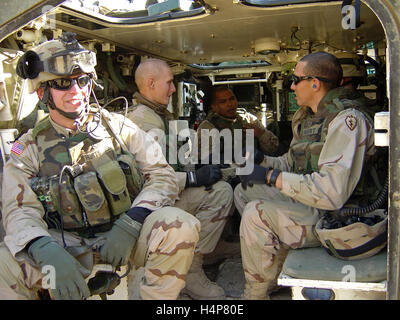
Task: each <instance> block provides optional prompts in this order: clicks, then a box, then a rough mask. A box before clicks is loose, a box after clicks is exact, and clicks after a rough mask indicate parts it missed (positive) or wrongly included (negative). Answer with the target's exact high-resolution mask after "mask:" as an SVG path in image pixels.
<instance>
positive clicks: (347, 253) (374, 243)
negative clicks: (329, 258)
mask: <svg viewBox="0 0 400 320" xmlns="http://www.w3.org/2000/svg"><path fill="white" fill-rule="evenodd" d="M385 242H387V225H386V228H385V231H384V232H382V233H381V234H380V235H378V236H377V237H375V238H373V239H371V240H370V241H368V242H366V243H364V244H362V245H361V246H358V247H356V248H353V249H345V250H344V249H335V248H334V247H333V245H332V243H331V242H330V241H329V240H325V243H326V245H327V246H328V248H329V249H328V253H330V254H332V255H334V256H335V257H337V258H348V257H354V256H358V255H360V254H363V253H365V252H367V251H369V250H371V249H373V248H376V247H379V246H380V245H382V244H384V243H385Z"/></svg>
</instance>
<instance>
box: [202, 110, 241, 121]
mask: <svg viewBox="0 0 400 320" xmlns="http://www.w3.org/2000/svg"><path fill="white" fill-rule="evenodd" d="M211 118H220V119H222V120H225V121H229V122H232V123H233V122H236V121H237V117H236V118H233V119H232V118H226V117H223V116H221V115H220V114H218V113H216V112H214V111H213V110H211V111H210V113H209V119H211Z"/></svg>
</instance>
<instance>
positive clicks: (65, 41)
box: [17, 32, 96, 93]
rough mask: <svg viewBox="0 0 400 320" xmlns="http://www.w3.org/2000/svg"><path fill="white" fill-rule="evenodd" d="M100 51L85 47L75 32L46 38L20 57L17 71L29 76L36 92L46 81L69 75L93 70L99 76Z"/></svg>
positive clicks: (92, 72)
mask: <svg viewBox="0 0 400 320" xmlns="http://www.w3.org/2000/svg"><path fill="white" fill-rule="evenodd" d="M95 66H96V54H95V53H94V52H92V51H89V50H87V49H85V48H84V47H83V46H82V45H81V44H79V43H78V41H77V40H76V39H75V34H74V33H72V32H64V33H63V34H62V36H61V38H59V39H57V40H50V41H46V42H44V43H42V44H40V45H39V46H37V47H36V48H34V49H32V50H29V51H27V52H25V54H24V55H23V56H22V57H21V58H20V59H19V61H18V65H17V74H18V75H19V76H20V77H22V78H24V79H28V90H29V92H30V93H33V92H35V91H36V90H37V89H38V88H39V87H40V85H41V84H42V83H45V82H46V81H49V80H54V79H58V78H63V77H65V76H68V75H73V74H79V73H90V74H93V76H94V77H96V72H95V69H94V67H95Z"/></svg>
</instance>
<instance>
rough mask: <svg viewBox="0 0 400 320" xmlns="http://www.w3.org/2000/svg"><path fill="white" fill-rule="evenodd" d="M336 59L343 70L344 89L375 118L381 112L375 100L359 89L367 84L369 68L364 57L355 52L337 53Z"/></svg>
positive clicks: (342, 84)
mask: <svg viewBox="0 0 400 320" xmlns="http://www.w3.org/2000/svg"><path fill="white" fill-rule="evenodd" d="M335 57H336V58H337V59H338V61H339V63H340V65H341V67H342V69H343V78H342V81H341V83H340V85H341V86H342V87H345V88H348V89H349V90H350V93H351V94H352V99H353V100H357V101H358V102H359V103H360V104H362V105H363V106H364V108H365V111H366V112H367V113H368V114H369V115H370V116H371V117H372V118H373V117H374V114H375V112H377V111H379V110H381V107H380V106H378V105H377V104H376V101H375V100H371V99H369V98H367V97H366V96H365V95H364V93H363V92H362V91H361V90H359V89H358V87H359V86H360V85H361V84H362V83H364V82H365V79H366V76H367V68H366V65H365V62H364V57H363V56H362V55H359V54H356V53H353V52H344V51H343V52H337V53H335Z"/></svg>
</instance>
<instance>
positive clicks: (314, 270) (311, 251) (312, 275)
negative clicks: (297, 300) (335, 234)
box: [282, 248, 386, 282]
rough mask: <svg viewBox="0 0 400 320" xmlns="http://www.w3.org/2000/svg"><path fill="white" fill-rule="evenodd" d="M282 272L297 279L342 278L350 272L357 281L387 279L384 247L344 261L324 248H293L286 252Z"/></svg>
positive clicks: (328, 279) (338, 279)
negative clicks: (362, 256) (373, 253)
mask: <svg viewBox="0 0 400 320" xmlns="http://www.w3.org/2000/svg"><path fill="white" fill-rule="evenodd" d="M353 267H354V269H352V268H353ZM282 272H283V273H284V274H286V275H288V276H290V277H292V278H296V279H309V280H327V281H344V278H345V277H346V276H348V275H349V272H353V274H354V275H355V281H356V282H380V281H383V280H386V250H382V251H381V252H380V253H378V254H376V255H374V256H372V257H369V258H365V259H361V260H351V261H346V260H341V259H338V258H335V257H333V256H331V255H329V254H328V253H327V252H326V250H325V249H324V248H303V249H295V250H291V251H290V252H289V254H288V256H287V258H286V260H285V263H284V265H283V268H282Z"/></svg>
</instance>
